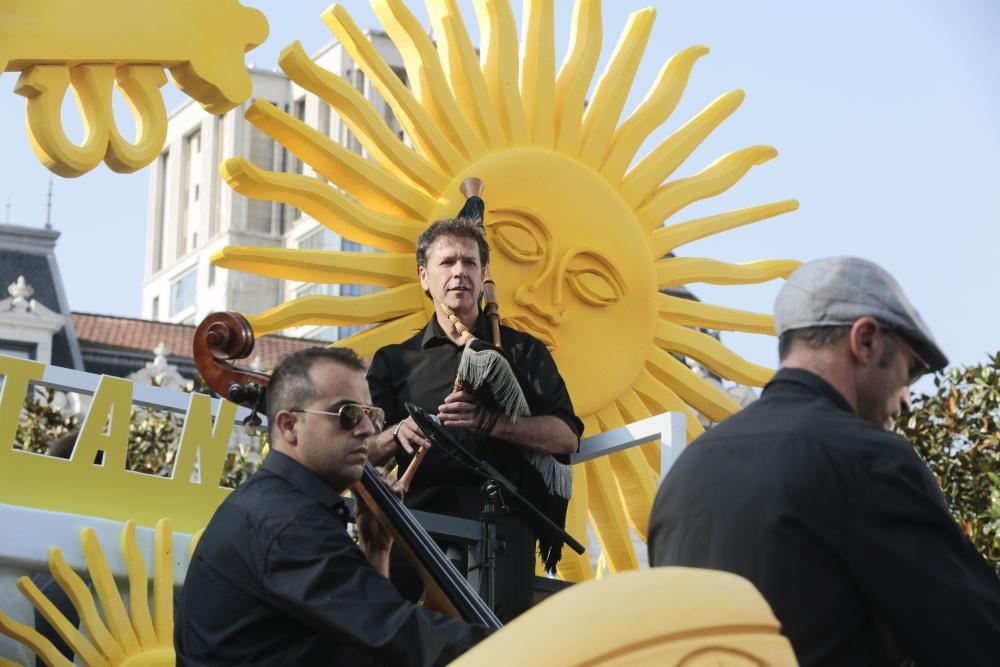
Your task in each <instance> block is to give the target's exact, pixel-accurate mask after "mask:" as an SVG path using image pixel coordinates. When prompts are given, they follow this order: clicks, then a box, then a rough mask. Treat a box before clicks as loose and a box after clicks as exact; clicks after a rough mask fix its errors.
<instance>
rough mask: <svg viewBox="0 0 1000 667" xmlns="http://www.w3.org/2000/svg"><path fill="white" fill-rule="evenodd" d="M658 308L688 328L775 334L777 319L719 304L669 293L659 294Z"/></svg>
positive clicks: (676, 322) (673, 320) (663, 315)
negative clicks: (775, 321) (775, 320)
mask: <svg viewBox="0 0 1000 667" xmlns="http://www.w3.org/2000/svg"><path fill="white" fill-rule="evenodd" d="M656 310H657V313H658V314H659V316H660V317H661V318H663V319H666V320H670V321H671V322H673V323H675V324H680V325H683V326H686V327H703V328H705V329H719V330H721V331H742V332H745V333H755V334H766V335H770V336H773V335H774V318H773V317H771V316H770V315H764V314H763V313H753V312H750V311H748V310H736V309H735V308H726V307H725V306H715V305H712V304H708V303H702V302H701V301H692V300H691V299H683V298H680V297H676V296H670V295H669V294H658V295H657V296H656Z"/></svg>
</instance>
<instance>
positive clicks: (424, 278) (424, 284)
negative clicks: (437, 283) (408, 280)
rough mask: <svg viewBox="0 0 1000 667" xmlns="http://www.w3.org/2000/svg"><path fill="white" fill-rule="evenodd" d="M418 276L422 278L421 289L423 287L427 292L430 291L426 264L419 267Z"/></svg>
mask: <svg viewBox="0 0 1000 667" xmlns="http://www.w3.org/2000/svg"><path fill="white" fill-rule="evenodd" d="M417 278H419V279H420V287H421V289H423V290H424V291H425V292H426V291H428V289H429V285H428V283H427V267H425V266H418V267H417Z"/></svg>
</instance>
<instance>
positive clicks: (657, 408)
mask: <svg viewBox="0 0 1000 667" xmlns="http://www.w3.org/2000/svg"><path fill="white" fill-rule="evenodd" d="M632 386H633V388H634V389H635V392H636V394H638V396H639V397H640V398H641V399H642V401H643V402H644V403H646V404H647V405H648V406H649V409H650V411H651V412H653V413H654V414H660V413H663V412H683V413H684V416H685V420H684V430H685V431H686V432H687V439H688V442H691V441H692V440H694V439H695V438H696V437H698V436H699V435H701V434H702V433H704V432H705V429H704V427H702V425H701V423H700V422H699V421H698V417H697V415H695V413H694V411H693V410H692V409H691V408H690V406H688V404H687V403H685V402H684V401H682V400H681V397H680V396H678V395H677V394H676V392H674V390H673V389H671V388H670V387H668V386H667V385H665V384H663V382H661V381H660V380H659V379H658V378H656V377H654V376H653V374H652V373H650V372H649V369H647V368H643V369H642V371H641V372H640V373H639V377H637V378H636V380H635V383H634V384H633V385H632Z"/></svg>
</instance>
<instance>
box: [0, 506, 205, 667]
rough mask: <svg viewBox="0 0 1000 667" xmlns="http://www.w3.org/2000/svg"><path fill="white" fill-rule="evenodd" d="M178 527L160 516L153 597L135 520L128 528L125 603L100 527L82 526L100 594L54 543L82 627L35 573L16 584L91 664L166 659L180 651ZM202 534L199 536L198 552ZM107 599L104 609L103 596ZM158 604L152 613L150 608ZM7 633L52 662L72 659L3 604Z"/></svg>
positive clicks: (121, 665) (134, 666)
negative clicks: (177, 647) (175, 539)
mask: <svg viewBox="0 0 1000 667" xmlns="http://www.w3.org/2000/svg"><path fill="white" fill-rule="evenodd" d="M172 535H173V531H172V528H171V522H170V520H169V519H161V520H160V521H159V522H158V523H157V524H156V530H155V533H154V546H153V554H154V555H153V559H154V562H153V576H152V581H153V587H152V592H153V599H152V605H150V601H149V599H148V589H149V578H150V577H149V575H148V570H147V568H146V563H145V561H144V560H143V557H142V554H141V553H140V552H139V547H138V543H137V542H136V534H135V522H133V521H128V522H126V523H125V525H124V527H123V528H122V535H121V553H122V557H123V560H124V561H125V565H126V568H127V570H128V590H129V599H128V605H127V608H126V604H125V602H124V601H123V600H122V597H121V595H120V594H119V592H118V586H117V585H116V583H115V579H114V576H113V574H112V572H111V568H110V567H109V566H108V560H107V558H106V557H105V555H104V551H103V550H102V549H101V545H100V543H99V542H98V540H97V536H96V533H95V532H94V529H93V528H84V529H83V531H82V532H81V534H80V542H81V545H82V547H83V554H84V557H85V559H86V562H87V571H88V572H89V574H90V581H91V583H92V584H93V587H94V590H95V592H96V593H97V601H95V600H94V597H93V596H92V595H91V594H90V591H89V590H88V589H87V583H86V582H85V581H84V580H83V579H82V578H80V576H79V575H78V574H76V573H75V572H74V571H73V570H72V569H70V567H69V565H67V564H66V561H65V560H64V559H63V556H62V552H61V551H60V550H59V549H58V548H56V547H52V548H51V549H49V570H50V571H51V573H52V577H53V578H54V579H55V580H56V582H57V583H58V584H59V586H60V588H62V589H63V591H64V592H65V593H66V595H67V596H68V597H69V599H70V601H72V603H73V607H74V608H75V609H76V611H77V613H78V614H79V616H80V622H81V625H82V629H83V632H81V631H80V629H78V628H77V627H76V625H75V624H74V623H71V622H70V621H69V620H68V619H67V618H66V617H65V616H64V615H63V614H62V612H60V611H59V610H58V609H57V608H56V607H55V605H53V604H52V602H51V601H49V599H48V597H46V596H45V594H44V593H42V591H41V590H39V588H38V586H36V585H35V584H34V583H33V582H32V580H31V579H30V578H29V577H21V578H20V579H18V581H17V588H18V590H20V591H21V593H22V595H24V596H25V597H26V598H28V600H30V601H31V604H32V605H34V607H35V609H36V610H38V612H39V613H40V614H41V615H42V616H43V617H44V618H45V620H46V621H48V622H49V624H50V625H51V626H52V627H53V628H54V629H55V630H56V632H57V633H58V634H59V636H60V637H62V639H63V641H65V642H66V644H67V645H68V646H69V647H70V648H71V649H72V650H73V652H74V654H75V655H76V656H77V657H78V658H79V659H80V660H81V661H82V663H83V664H85V665H90V666H91V667H97V666H100V665H103V666H106V667H129V666H131V667H138V666H140V665H142V666H143V667H159V666H160V665H162V666H163V667H166V666H168V665H173V664H174V662H175V655H174V597H173V596H174V557H173V546H172V544H173V540H172ZM196 544H197V538H196V539H194V540H192V542H191V545H190V548H189V551H190V552H193V551H194V547H195V545H196ZM98 602H99V603H100V606H101V608H100V610H98V607H97V603H98ZM151 607H152V613H150V608H151ZM0 633H3V634H5V635H7V636H8V637H11V638H13V639H15V640H17V641H19V642H21V643H22V644H24V645H25V646H27V647H28V648H30V649H31V650H32V651H34V652H35V653H36V654H38V655H39V656H40V657H41V658H42V659H43V660H44V661H45V663H46V664H48V665H54V666H57V667H63V666H66V667H70V666H71V665H72V664H73V661H71V660H68V659H67V658H65V657H64V656H63V655H62V654H60V653H59V651H58V649H56V647H55V646H54V645H53V644H52V642H51V641H50V640H49V639H47V638H46V637H44V636H43V635H41V634H40V633H39V632H38V631H37V630H35V629H34V628H31V627H28V626H26V625H24V624H22V623H18V622H17V621H14V620H13V619H11V618H10V617H9V616H7V615H6V614H5V613H3V612H2V611H0ZM14 664H15V663H12V662H9V661H6V660H4V659H2V658H0V665H14Z"/></svg>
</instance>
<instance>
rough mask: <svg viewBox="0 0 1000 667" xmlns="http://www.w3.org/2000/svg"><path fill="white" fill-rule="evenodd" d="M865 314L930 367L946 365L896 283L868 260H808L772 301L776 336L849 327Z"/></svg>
mask: <svg viewBox="0 0 1000 667" xmlns="http://www.w3.org/2000/svg"><path fill="white" fill-rule="evenodd" d="M866 316H870V317H874V318H875V319H876V320H878V322H879V323H880V324H881V325H882V326H884V327H885V328H887V329H890V330H892V331H895V332H897V333H899V334H900V335H902V336H905V337H906V339H907V341H908V342H909V343H910V344H911V345H912V346H913V349H914V350H915V351H916V353H917V354H919V355H920V356H921V358H923V360H924V361H926V362H927V364H928V366H930V370H932V371H939V370H941V369H942V368H944V367H945V366H947V365H948V357H946V356H945V355H944V352H942V351H941V348H940V347H938V344H937V343H936V342H934V336H933V335H931V330H930V329H929V328H928V327H927V325H926V324H924V321H923V319H921V317H920V313H918V312H917V309H916V308H914V307H913V305H912V304H911V303H910V300H909V299H907V298H906V295H905V294H903V289H902V288H901V287H900V286H899V283H897V282H896V281H895V279H894V278H893V277H892V276H891V275H889V272H888V271H886V270H885V269H883V268H882V267H881V266H879V265H878V264H875V263H874V262H869V261H868V260H865V259H859V258H857V257H828V258H826V259H817V260H815V261H813V262H808V263H807V264H803V265H802V266H800V267H799V268H798V269H796V270H795V271H794V272H793V273H792V275H790V276H788V280H786V281H785V284H784V286H783V287H782V288H781V291H780V292H779V293H778V298H777V300H776V301H775V302H774V327H775V329H777V331H778V335H779V336H780V335H781V334H783V333H785V332H786V331H793V330H795V329H805V328H807V327H834V326H849V325H851V324H854V322H855V321H857V320H858V319H859V318H862V317H866Z"/></svg>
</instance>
